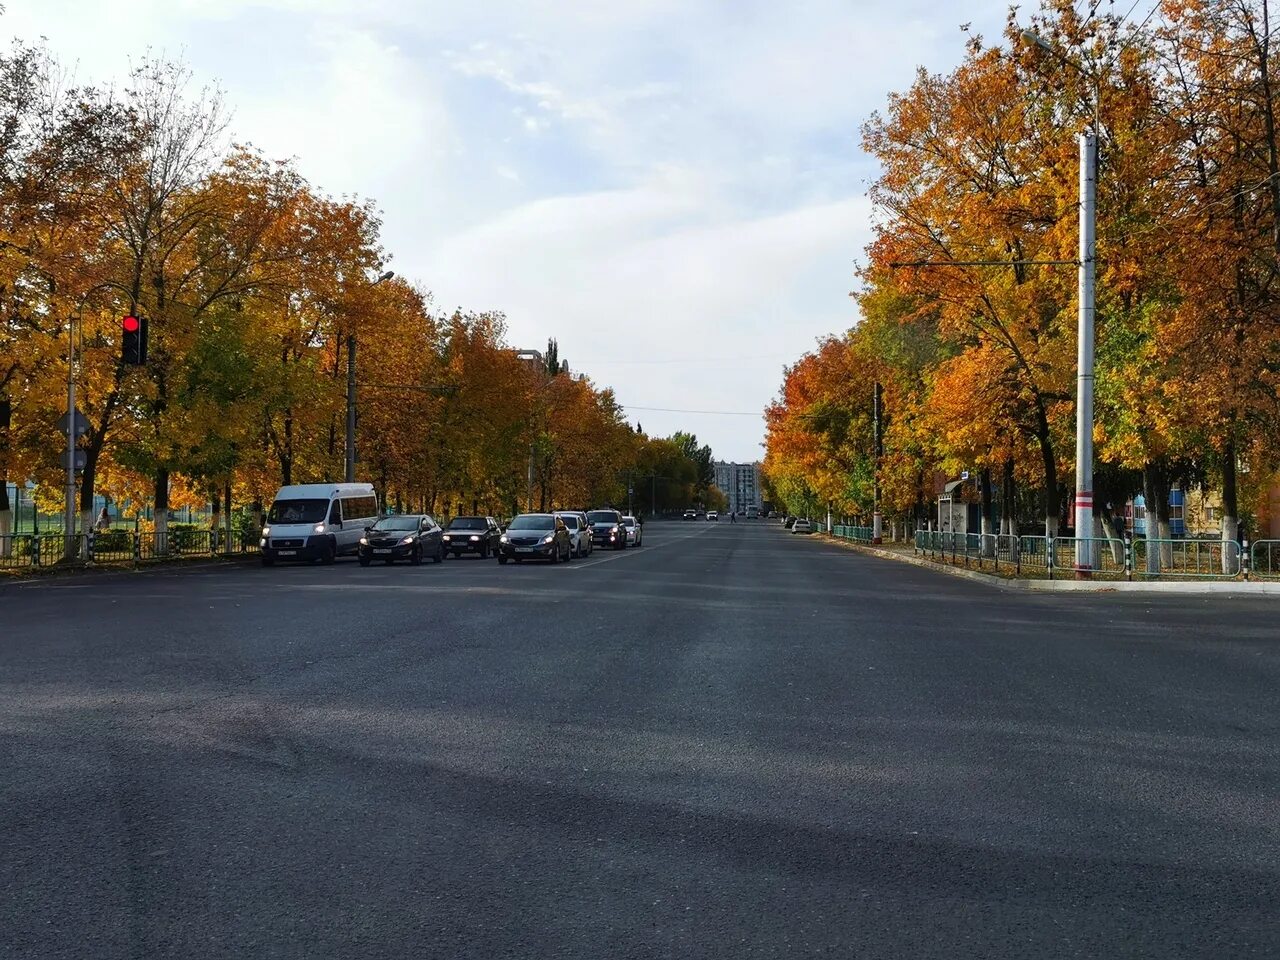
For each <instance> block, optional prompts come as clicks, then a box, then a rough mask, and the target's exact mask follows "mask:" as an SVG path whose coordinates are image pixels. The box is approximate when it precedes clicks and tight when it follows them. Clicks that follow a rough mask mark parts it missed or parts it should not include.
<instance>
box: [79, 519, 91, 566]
mask: <svg viewBox="0 0 1280 960" xmlns="http://www.w3.org/2000/svg"><path fill="white" fill-rule="evenodd" d="M92 529H93V508H92V507H90V508H89V509H88V510H81V511H80V559H81V560H88V559H89V537H88V533H89V531H90V530H92Z"/></svg>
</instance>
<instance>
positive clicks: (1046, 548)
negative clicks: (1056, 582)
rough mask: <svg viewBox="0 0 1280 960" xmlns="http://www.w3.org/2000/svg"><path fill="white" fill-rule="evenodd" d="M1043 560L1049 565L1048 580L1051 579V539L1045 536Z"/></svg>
mask: <svg viewBox="0 0 1280 960" xmlns="http://www.w3.org/2000/svg"><path fill="white" fill-rule="evenodd" d="M1044 558H1045V561H1046V562H1047V563H1048V565H1049V579H1050V580H1052V579H1053V537H1050V536H1047V535H1046V536H1045V542H1044Z"/></svg>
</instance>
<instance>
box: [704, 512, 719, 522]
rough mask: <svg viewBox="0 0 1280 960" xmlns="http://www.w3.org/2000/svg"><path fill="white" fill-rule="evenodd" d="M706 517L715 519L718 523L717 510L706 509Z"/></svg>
mask: <svg viewBox="0 0 1280 960" xmlns="http://www.w3.org/2000/svg"><path fill="white" fill-rule="evenodd" d="M707 519H708V520H714V521H716V522H717V523H719V522H720V514H719V513H718V512H716V511H715V510H710V511H708V512H707Z"/></svg>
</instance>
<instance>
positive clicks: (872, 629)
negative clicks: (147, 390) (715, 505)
mask: <svg viewBox="0 0 1280 960" xmlns="http://www.w3.org/2000/svg"><path fill="white" fill-rule="evenodd" d="M646 534H647V535H646V543H645V546H643V547H642V548H640V549H636V550H629V551H626V552H623V553H603V552H600V551H597V552H596V553H595V554H594V556H593V557H591V558H590V559H589V560H586V561H575V562H573V563H571V564H568V565H559V566H537V567H535V566H531V565H529V564H523V565H519V566H515V565H508V566H505V567H500V566H499V565H498V564H497V563H496V562H493V561H488V562H483V561H480V560H456V561H455V560H450V561H448V562H446V563H445V564H443V565H441V566H434V565H430V564H428V565H425V566H423V567H419V568H413V567H409V566H403V565H397V566H395V567H389V568H388V567H382V566H374V567H372V568H369V569H361V568H360V567H358V566H357V565H356V564H355V563H354V562H350V561H348V562H343V563H339V564H338V565H336V566H334V567H318V566H317V567H310V566H306V567H287V566H282V567H276V568H274V569H271V570H265V569H261V568H259V567H257V566H233V567H210V568H202V569H198V570H182V571H149V572H145V573H140V574H133V573H125V574H103V575H88V576H82V577H75V578H69V579H60V580H53V581H46V582H41V583H35V584H28V585H9V586H5V587H0V604H2V621H0V622H2V623H3V626H0V956H3V957H6V958H11V960H16V958H24V960H25V958H33V960H35V958H38V960H52V958H62V957H67V958H70V957H75V958H83V957H94V958H135V957H146V958H150V957H174V958H202V957H254V958H258V957H282V958H307V960H314V958H342V960H350V958H356V957H441V958H445V957H448V958H472V957H474V958H486V960H491V958H499V957H520V958H536V957H556V958H614V957H680V958H688V957H725V958H749V957H801V956H828V957H842V958H844V957H877V958H882V957H903V958H913V960H918V958H935V957H936V958H947V960H954V958H957V957H983V958H991V957H1010V958H1013V957H1017V958H1028V957H1037V958H1039V957H1131V956H1146V957H1158V958H1161V960H1171V958H1178V957H1213V958H1227V957H1275V956H1277V955H1280V629H1278V628H1277V624H1278V623H1280V618H1278V617H1277V610H1278V608H1277V606H1276V602H1275V600H1274V599H1270V598H1265V597H1258V598H1235V599H1232V598H1217V597H1203V596H1195V597H1178V596H1142V595H1133V594H1091V595H1078V596H1077V595H1045V596H1039V595H1029V596H1024V595H1019V594H1008V593H1002V592H998V591H996V590H993V589H990V588H988V587H986V586H984V585H982V584H976V583H972V582H968V581H963V580H959V579H955V578H951V577H948V576H945V575H943V574H941V573H937V572H934V571H930V570H922V569H918V568H915V567H911V566H908V565H905V564H896V563H893V562H891V561H885V560H880V559H876V558H871V557H867V556H865V555H861V554H858V553H855V552H852V551H849V550H846V549H842V548H840V547H838V546H835V545H831V544H827V543H822V542H818V541H817V540H815V539H810V538H804V537H799V536H791V535H788V534H787V533H785V532H784V531H783V530H782V529H781V528H780V526H779V525H777V524H776V523H767V522H764V521H761V522H757V523H738V524H734V525H730V524H728V523H724V522H721V523H719V524H712V523H697V524H694V523H669V524H658V523H653V524H650V525H649V526H648V528H647V530H646Z"/></svg>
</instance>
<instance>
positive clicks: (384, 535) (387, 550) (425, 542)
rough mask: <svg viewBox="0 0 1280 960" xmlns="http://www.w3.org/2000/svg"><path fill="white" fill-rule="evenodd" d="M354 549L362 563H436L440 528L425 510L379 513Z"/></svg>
mask: <svg viewBox="0 0 1280 960" xmlns="http://www.w3.org/2000/svg"><path fill="white" fill-rule="evenodd" d="M358 553H359V557H360V566H362V567H367V566H368V565H369V564H371V563H373V561H375V560H383V561H385V562H386V563H395V562H396V561H397V560H408V561H409V562H410V563H412V564H414V565H415V566H416V565H417V564H420V563H422V561H423V560H424V559H430V560H431V562H432V563H439V562H440V561H441V560H443V559H444V531H443V530H442V529H440V524H438V523H436V522H435V520H433V519H432V518H431V517H429V516H427V515H426V514H425V513H401V514H396V515H395V516H392V517H383V518H382V519H381V520H378V521H376V522H375V523H374V524H373V525H372V526H369V527H367V528H365V531H364V536H362V537H361V538H360V547H359V550H358Z"/></svg>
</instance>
